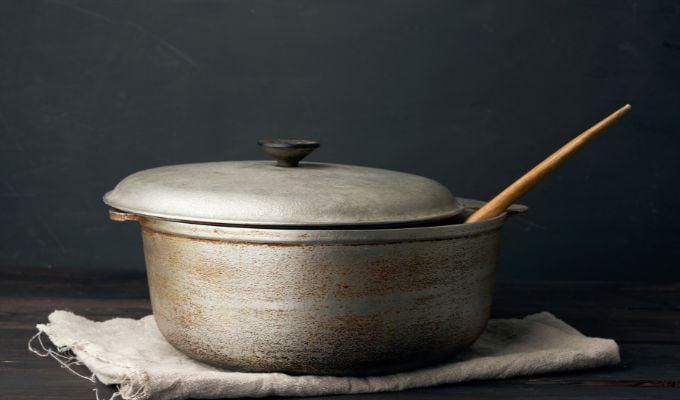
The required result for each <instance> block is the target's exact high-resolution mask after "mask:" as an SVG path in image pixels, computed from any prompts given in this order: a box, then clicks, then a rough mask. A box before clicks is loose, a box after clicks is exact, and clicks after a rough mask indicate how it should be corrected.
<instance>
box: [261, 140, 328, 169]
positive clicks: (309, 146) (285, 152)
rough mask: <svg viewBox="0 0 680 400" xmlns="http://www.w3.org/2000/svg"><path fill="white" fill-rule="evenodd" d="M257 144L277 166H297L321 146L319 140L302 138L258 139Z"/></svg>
mask: <svg viewBox="0 0 680 400" xmlns="http://www.w3.org/2000/svg"><path fill="white" fill-rule="evenodd" d="M257 144H259V145H260V146H262V148H263V149H264V151H265V152H266V153H267V154H269V155H270V156H272V157H274V159H275V160H276V166H277V167H297V166H298V163H299V162H300V161H301V160H302V159H303V158H305V157H307V155H308V154H309V153H311V152H312V151H314V149H316V148H317V147H319V146H321V144H320V143H319V142H315V141H313V140H304V139H260V140H258V141H257Z"/></svg>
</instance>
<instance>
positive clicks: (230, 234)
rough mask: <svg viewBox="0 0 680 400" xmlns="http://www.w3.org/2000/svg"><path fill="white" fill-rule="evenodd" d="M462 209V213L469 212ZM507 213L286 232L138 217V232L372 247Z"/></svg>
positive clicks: (473, 228)
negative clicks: (445, 221) (395, 225)
mask: <svg viewBox="0 0 680 400" xmlns="http://www.w3.org/2000/svg"><path fill="white" fill-rule="evenodd" d="M472 211H473V210H472V209H466V210H465V213H466V214H467V213H471V212H472ZM507 215H508V213H503V214H501V215H499V216H497V217H495V218H492V219H488V220H485V221H480V222H475V223H471V224H463V223H455V224H443V225H430V226H413V227H401V228H375V229H361V228H359V229H290V228H260V227H238V226H218V225H206V224H200V223H187V222H180V221H172V220H165V219H159V218H150V217H141V216H140V217H139V218H138V219H137V220H138V221H139V223H140V225H141V226H142V231H145V232H149V233H151V234H161V235H169V236H182V237H187V238H194V239H203V240H215V241H220V242H231V243H236V244H238V243H275V244H289V245H313V244H331V245H332V244H348V245H352V244H372V243H390V242H394V243H402V242H411V241H436V240H449V239H455V238H460V237H469V236H477V235H482V234H485V233H489V232H493V231H496V230H499V229H501V227H502V226H503V223H504V221H505V219H506V217H507Z"/></svg>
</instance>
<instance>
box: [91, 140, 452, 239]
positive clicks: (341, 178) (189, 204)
mask: <svg viewBox="0 0 680 400" xmlns="http://www.w3.org/2000/svg"><path fill="white" fill-rule="evenodd" d="M259 143H260V145H261V146H263V148H264V150H265V151H266V152H267V153H269V154H270V155H272V156H273V157H274V158H275V159H276V163H274V162H271V161H224V162H207V163H199V164H184V165H171V166H165V167H159V168H152V169H148V170H144V171H140V172H137V173H134V174H132V175H130V176H128V177H127V178H125V179H123V180H122V181H121V182H120V183H119V184H118V185H117V186H116V187H115V188H114V189H113V190H112V191H110V192H108V193H106V195H105V196H104V202H105V203H106V204H108V205H109V206H111V207H114V208H116V209H119V210H123V211H127V212H131V213H135V214H139V215H144V216H151V217H159V218H167V219H173V220H180V221H187V222H202V223H210V224H228V225H255V226H263V225H276V226H350V225H388V224H410V223H417V222H426V221H434V220H439V219H443V218H447V217H451V216H453V215H456V214H458V213H459V212H461V211H462V209H463V206H462V205H461V204H459V203H458V201H457V200H456V199H455V198H454V197H453V195H452V194H451V192H449V190H448V189H446V188H445V187H444V186H442V185H441V184H439V183H437V182H435V181H433V180H431V179H427V178H424V177H421V176H417V175H412V174H407V173H403V172H396V171H390V170H384V169H377V168H367V167H360V166H351V165H341V164H326V163H313V162H305V163H299V161H300V160H301V159H302V158H304V157H305V156H306V155H307V154H309V153H310V152H311V151H312V150H314V148H316V147H319V143H318V142H312V141H306V140H291V139H288V140H285V139H275V140H261V141H260V142H259Z"/></svg>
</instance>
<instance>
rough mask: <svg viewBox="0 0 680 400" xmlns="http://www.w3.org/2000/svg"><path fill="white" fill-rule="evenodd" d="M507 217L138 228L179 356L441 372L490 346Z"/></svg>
mask: <svg viewBox="0 0 680 400" xmlns="http://www.w3.org/2000/svg"><path fill="white" fill-rule="evenodd" d="M504 218H505V216H504V215H503V216H501V217H498V218H495V219H492V220H489V221H484V222H480V223H475V224H457V225H443V226H431V227H413V228H401V229H361V230H290V229H259V228H257V229H255V228H238V227H219V226H210V225H200V224H189V223H181V222H173V221H167V220H161V219H155V218H139V222H140V224H141V226H142V236H143V241H144V253H145V258H146V265H147V272H148V278H149V288H150V294H151V303H152V307H153V313H154V316H155V319H156V322H157V324H158V327H159V329H160V331H161V332H162V334H163V335H164V336H165V337H166V339H167V340H168V341H169V342H170V343H171V344H172V345H173V346H174V347H176V348H177V349H179V350H180V351H182V352H184V353H186V354H187V355H189V356H191V357H193V358H195V359H197V360H200V361H203V362H206V363H209V364H213V365H217V366H221V367H226V368H230V369H234V370H241V371H267V372H272V371H278V372H286V373H292V374H330V375H366V374H382V373H391V372H396V371H400V370H405V369H410V368H415V367H419V366H423V365H427V364H432V363H436V362H438V361H442V360H443V359H445V358H447V357H450V356H451V355H453V354H455V353H456V352H458V351H460V350H461V349H463V348H465V347H467V346H469V345H470V344H472V343H473V342H474V341H475V340H476V339H477V338H478V337H479V335H480V334H481V333H482V331H483V330H484V328H485V326H486V323H487V320H488V318H489V311H490V307H491V302H492V296H493V290H494V284H495V271H496V263H497V256H498V250H499V240H500V235H501V228H502V225H503V221H504Z"/></svg>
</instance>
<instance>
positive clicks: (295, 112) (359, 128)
mask: <svg viewBox="0 0 680 400" xmlns="http://www.w3.org/2000/svg"><path fill="white" fill-rule="evenodd" d="M626 102H630V103H631V104H632V105H633V111H632V112H631V113H630V114H629V115H628V116H627V117H625V119H624V120H622V121H621V122H620V123H619V124H618V125H616V126H615V127H614V128H613V129H611V130H610V131H608V132H607V133H606V134H605V135H603V136H602V137H600V138H598V139H597V140H596V141H595V142H594V143H592V145H590V146H589V147H587V148H586V149H585V150H584V151H583V152H582V153H581V154H579V155H577V156H576V157H575V158H573V159H572V160H571V161H570V162H569V163H568V164H566V165H565V166H564V167H563V168H562V169H561V170H559V171H558V172H557V173H556V174H555V175H554V176H552V177H551V178H549V179H548V180H547V181H546V182H544V184H542V185H541V186H540V187H539V188H537V189H536V190H535V191H534V192H532V193H530V194H529V195H528V196H526V198H525V199H524V201H523V202H524V203H526V204H528V205H530V206H531V207H532V209H531V211H530V214H529V215H527V216H526V217H524V218H516V219H513V220H512V221H510V222H509V223H508V226H507V230H506V231H505V238H504V239H505V241H504V245H503V257H502V260H501V263H502V265H501V277H503V278H505V279H514V278H517V279H527V278H529V279H531V278H536V279H655V280H667V279H678V278H680V268H678V257H680V250H678V249H679V248H680V246H679V243H678V240H679V239H680V234H679V228H678V227H679V226H680V225H679V224H680V212H678V204H679V200H680V199H679V197H680V196H679V190H678V164H679V161H678V160H679V158H680V157H679V154H678V153H679V152H678V150H679V149H680V139H679V138H678V134H679V132H680V118H679V117H678V111H679V109H680V3H678V2H674V1H667V2H663V1H639V2H637V1H538V0H537V1H512V2H509V1H500V0H498V1H421V0H418V1H416V0H413V1H393V0H391V1H286V0H272V1H166V0H164V1H130V0H128V1H119V0H118V1H69V0H58V1H57V0H53V1H3V2H2V3H0V135H1V136H0V210H1V211H0V226H1V228H0V267H2V268H3V269H14V270H16V269H22V268H23V269H24V270H25V269H26V268H31V267H32V268H40V269H44V268H54V269H63V270H67V269H69V270H70V269H76V268H87V269H93V270H94V269H100V270H101V269H110V270H116V271H130V270H133V271H142V270H143V258H142V252H141V243H140V240H139V233H138V232H137V227H136V226H135V224H132V223H128V224H117V223H114V222H111V221H109V220H108V218H107V215H106V207H105V206H104V205H103V204H102V202H101V196H102V194H103V193H104V192H105V191H107V190H109V189H111V188H113V186H114V185H115V184H116V183H117V182H118V181H119V180H120V179H122V178H123V177H125V176H126V175H128V174H130V173H132V172H134V171H137V170H140V169H144V168H149V167H153V166H158V165H164V164H176V163H186V162H197V161H209V160H232V159H253V158H263V155H262V154H261V152H260V149H259V148H258V147H257V146H256V145H255V141H256V139H258V138H262V137H278V136H281V137H305V138H315V139H318V140H320V141H321V142H322V143H323V145H322V148H321V149H320V150H318V151H317V152H316V153H314V154H313V155H312V156H311V157H310V159H311V160H314V161H328V162H340V163H349V164H361V165H368V166H375V167H381V168H389V169H396V170H402V171H409V172H413V173H416V174H421V175H425V176H428V177H431V178H433V179H436V180H438V181H440V182H442V183H443V184H445V185H447V186H448V187H449V188H450V189H451V190H452V192H453V193H454V194H456V195H458V196H464V197H472V198H478V199H488V198H490V197H491V196H492V195H494V194H495V193H496V192H497V191H499V190H500V189H502V188H503V187H504V186H505V185H507V184H509V183H510V182H512V181H513V179H515V178H516V177H518V176H519V175H520V174H522V173H523V172H524V171H525V170H527V169H528V168H529V167H531V166H532V165H534V164H535V163H537V162H538V161H540V160H541V159H542V158H543V157H544V156H546V155H547V154H548V153H550V152H552V151H553V150H555V149H556V148H557V147H559V146H560V145H561V144H563V143H564V142H565V141H567V140H568V139H569V138H571V137H572V136H574V135H576V134H578V133H579V132H581V131H582V130H583V129H585V128H587V127H588V126H590V125H591V124H592V123H594V122H596V121H597V120H599V119H600V118H601V117H604V116H605V115H607V114H609V113H610V112H612V111H614V110H615V109H616V108H618V107H620V106H621V105H623V104H624V103H626Z"/></svg>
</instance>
